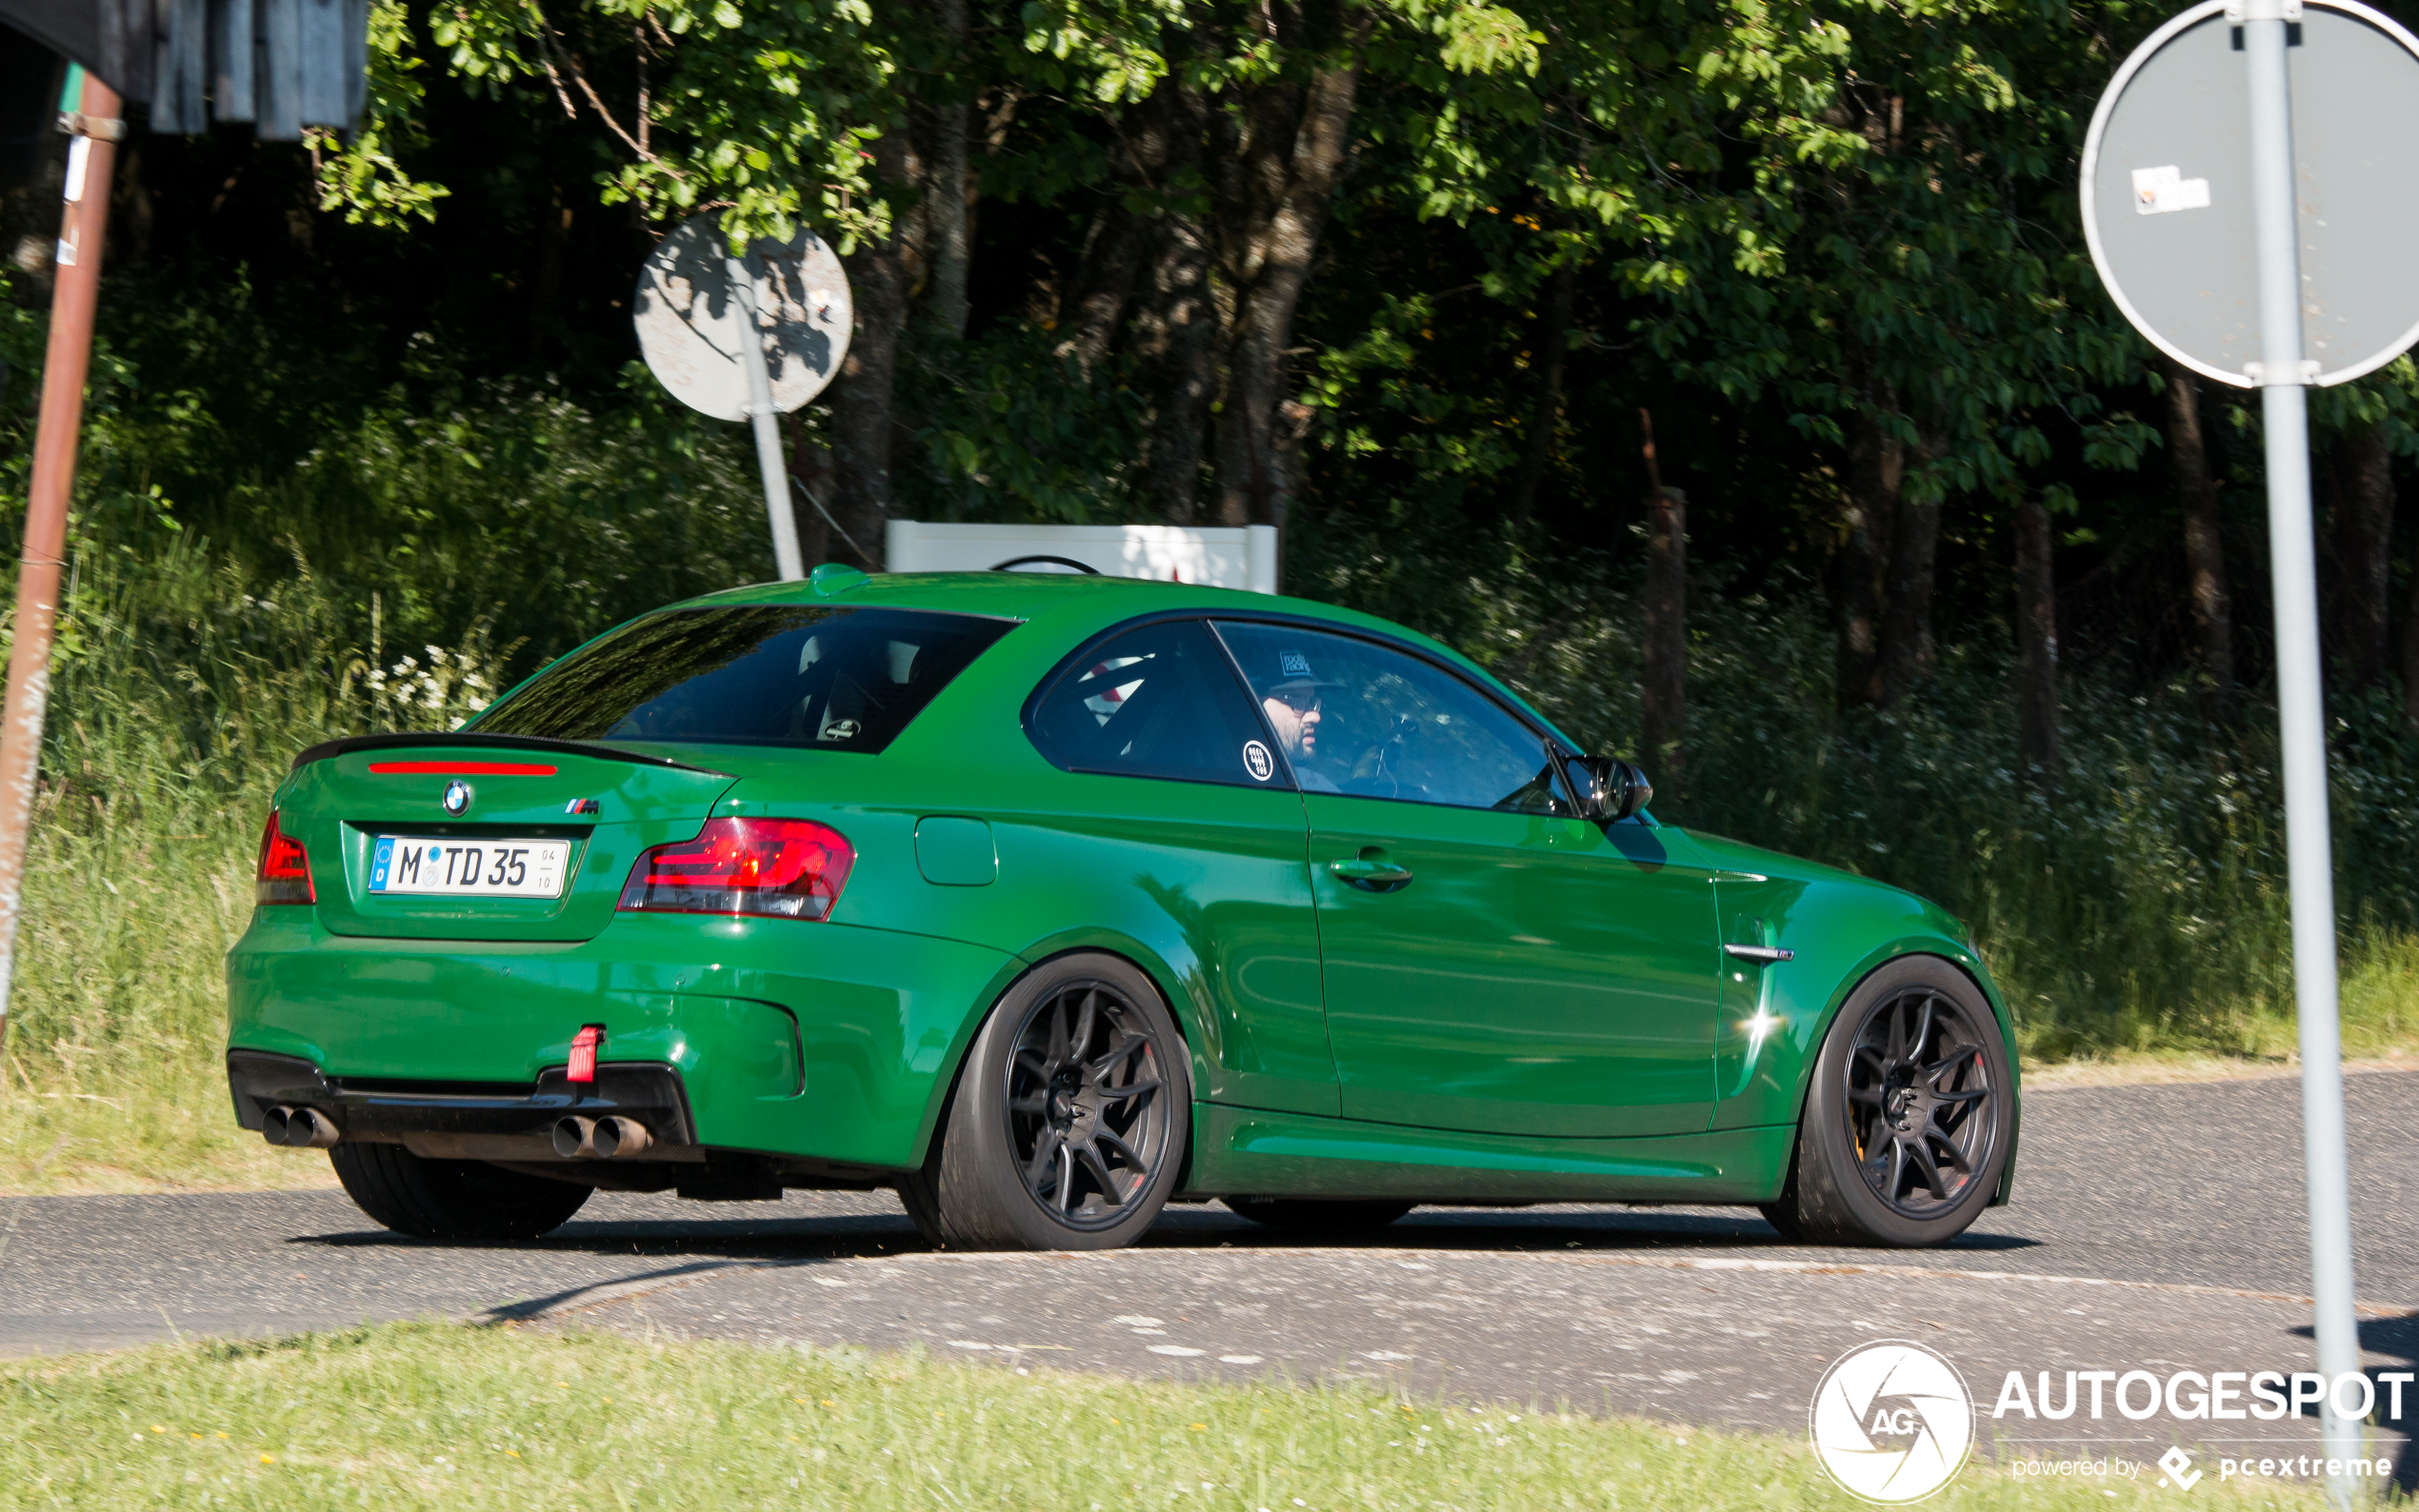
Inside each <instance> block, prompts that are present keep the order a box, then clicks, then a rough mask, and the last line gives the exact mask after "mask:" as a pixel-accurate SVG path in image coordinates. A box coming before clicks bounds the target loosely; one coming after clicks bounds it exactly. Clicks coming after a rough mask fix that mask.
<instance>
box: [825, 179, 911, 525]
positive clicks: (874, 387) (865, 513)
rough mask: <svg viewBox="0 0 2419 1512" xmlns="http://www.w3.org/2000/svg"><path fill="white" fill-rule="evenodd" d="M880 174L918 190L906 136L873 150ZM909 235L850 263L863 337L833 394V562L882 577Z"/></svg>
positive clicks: (865, 249)
mask: <svg viewBox="0 0 2419 1512" xmlns="http://www.w3.org/2000/svg"><path fill="white" fill-rule="evenodd" d="M873 152H874V169H875V172H876V173H877V174H878V175H879V177H880V178H882V179H883V180H885V181H887V182H889V183H890V184H906V183H910V182H911V179H910V172H911V169H912V168H913V161H912V158H911V155H910V149H909V146H908V143H907V141H906V139H905V137H904V136H903V134H901V133H899V132H896V131H891V132H886V133H885V134H883V135H882V136H879V137H876V138H875V139H874V142H873ZM910 251H911V249H910V246H909V238H908V233H907V230H906V229H905V228H904V227H899V226H894V227H893V229H892V231H891V233H890V235H889V236H886V237H884V238H883V239H882V240H880V241H878V242H868V243H866V244H865V245H864V246H862V247H860V248H858V249H857V250H856V251H855V252H854V253H852V254H851V255H850V257H849V258H848V260H847V262H848V270H849V290H850V295H851V297H852V298H853V300H854V302H855V305H856V330H855V332H854V333H853V334H852V335H850V338H849V355H848V360H847V361H846V362H844V363H842V364H841V368H840V378H839V381H838V382H837V383H835V384H833V385H832V386H831V430H832V437H831V460H832V470H833V473H834V481H833V492H834V493H835V494H837V495H838V496H837V497H836V498H834V499H831V500H830V501H828V502H829V503H830V506H831V517H832V520H833V522H834V523H836V524H837V525H838V526H839V527H840V528H839V535H840V539H839V540H837V541H834V542H832V543H831V546H832V554H833V556H834V557H835V558H837V559H838V560H840V561H842V562H846V563H848V564H849V565H850V566H851V567H862V568H864V569H865V570H866V571H868V572H878V571H880V570H881V569H882V549H883V532H884V530H885V528H886V527H887V526H888V524H889V521H890V440H891V435H890V432H891V393H892V388H893V385H894V382H895V379H896V376H897V372H898V355H899V326H900V324H901V323H902V322H903V321H904V320H905V318H906V315H907V294H908V260H909V257H910Z"/></svg>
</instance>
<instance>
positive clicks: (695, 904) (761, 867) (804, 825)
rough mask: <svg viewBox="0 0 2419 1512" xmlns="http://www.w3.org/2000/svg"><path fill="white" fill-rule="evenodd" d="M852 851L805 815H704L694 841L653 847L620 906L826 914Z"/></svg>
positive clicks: (626, 888) (840, 837)
mask: <svg viewBox="0 0 2419 1512" xmlns="http://www.w3.org/2000/svg"><path fill="white" fill-rule="evenodd" d="M856 859H857V853H856V851H855V850H854V849H852V848H850V845H849V842H848V840H847V838H846V837H845V836H843V835H842V834H841V833H840V832H839V831H838V830H836V829H833V828H831V827H830V826H826V825H818V824H815V823H813V822H812V821H810V820H805V819H709V820H707V821H706V827H705V828H704V829H702V830H700V831H698V834H697V838H696V839H694V840H683V841H677V842H675V843H673V844H671V845H669V846H656V847H655V848H654V849H652V850H650V851H649V852H647V853H646V854H645V855H643V856H641V857H639V858H638V865H635V866H632V867H631V868H630V881H629V882H627V883H625V884H623V885H622V902H621V906H622V908H623V909H624V910H626V911H627V910H637V909H644V910H646V911H648V912H651V913H759V914H771V915H773V916H775V917H776V918H782V919H824V918H829V917H830V913H831V905H833V904H835V903H838V902H839V901H840V889H841V888H843V887H845V886H847V885H849V868H850V866H851V865H855V863H856Z"/></svg>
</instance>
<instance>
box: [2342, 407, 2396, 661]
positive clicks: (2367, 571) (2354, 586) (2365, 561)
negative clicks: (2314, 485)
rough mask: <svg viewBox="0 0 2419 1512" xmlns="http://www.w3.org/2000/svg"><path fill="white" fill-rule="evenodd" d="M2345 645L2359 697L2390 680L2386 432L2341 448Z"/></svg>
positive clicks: (2373, 431)
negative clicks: (2387, 659)
mask: <svg viewBox="0 0 2419 1512" xmlns="http://www.w3.org/2000/svg"><path fill="white" fill-rule="evenodd" d="M2334 463H2335V466H2334V468H2333V472H2334V476H2335V481H2336V491H2335V546H2336V572H2337V577H2336V590H2335V602H2336V606H2337V610H2338V612H2337V625H2338V635H2337V638H2338V640H2339V642H2340V644H2341V645H2342V647H2343V655H2344V666H2345V670H2346V671H2347V672H2348V673H2349V676H2350V686H2351V690H2352V691H2354V692H2363V693H2365V692H2368V691H2369V690H2370V689H2372V688H2375V687H2377V686H2380V685H2381V684H2383V683H2384V682H2385V680H2386V635H2387V626H2386V620H2387V612H2388V611H2387V593H2388V590H2389V587H2391V585H2392V582H2393V556H2392V552H2393V533H2394V473H2393V453H2392V451H2391V450H2389V448H2388V446H2387V443H2386V429H2385V428H2384V427H2383V426H2361V427H2358V428H2355V429H2351V430H2348V431H2346V432H2344V434H2343V436H2342V437H2341V438H2340V439H2339V440H2338V441H2337V442H2336V443H2335V457H2334Z"/></svg>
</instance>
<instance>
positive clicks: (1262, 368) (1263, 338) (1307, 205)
mask: <svg viewBox="0 0 2419 1512" xmlns="http://www.w3.org/2000/svg"><path fill="white" fill-rule="evenodd" d="M1295 24H1296V25H1298V24H1299V23H1298V19H1297V20H1296V22H1295ZM1354 24H1355V26H1356V27H1357V28H1358V29H1359V30H1358V31H1357V32H1356V34H1355V35H1354V36H1353V37H1352V38H1350V39H1349V48H1348V49H1347V50H1344V51H1342V52H1341V53H1340V54H1335V55H1336V56H1341V57H1342V58H1343V59H1344V61H1342V62H1341V63H1335V64H1331V65H1329V66H1325V67H1321V68H1318V69H1317V70H1315V71H1313V72H1312V73H1311V74H1310V76H1309V81H1308V82H1307V83H1305V84H1302V85H1298V86H1297V85H1293V84H1289V83H1269V84H1258V85H1252V86H1249V87H1247V88H1245V89H1244V90H1240V91H1238V92H1239V93H1240V94H1241V96H1242V97H1241V99H1240V100H1239V101H1237V102H1236V106H1235V108H1233V109H1229V111H1228V112H1226V114H1225V115H1224V117H1223V121H1224V123H1225V125H1226V128H1227V130H1226V138H1227V140H1226V142H1225V143H1224V146H1225V149H1226V150H1225V152H1224V154H1223V157H1224V160H1223V162H1222V163H1221V164H1220V172H1219V174H1218V179H1219V199H1220V201H1221V203H1220V206H1219V212H1220V213H1219V230H1220V234H1221V237H1222V239H1223V242H1224V245H1222V247H1221V249H1220V251H1221V262H1222V263H1223V265H1224V270H1225V273H1226V279H1227V284H1228V287H1229V288H1230V289H1232V291H1233V298H1234V307H1233V317H1232V325H1231V327H1230V328H1229V332H1228V339H1227V351H1226V358H1227V361H1226V368H1227V382H1226V394H1225V403H1224V405H1223V407H1222V408H1220V410H1219V414H1218V434H1217V453H1218V482H1217V495H1216V498H1217V507H1216V515H1217V519H1218V523H1219V524H1221V525H1228V526H1238V525H1250V524H1260V525H1273V526H1275V527H1278V528H1279V529H1283V528H1284V526H1285V519H1286V512H1287V509H1288V507H1289V504H1290V502H1291V500H1292V497H1293V493H1294V488H1295V482H1294V479H1293V477H1292V476H1291V473H1292V470H1293V469H1292V467H1291V462H1292V457H1293V450H1294V448H1293V445H1292V441H1293V438H1292V437H1291V436H1289V433H1288V432H1289V429H1298V428H1299V425H1300V417H1290V416H1289V415H1288V414H1287V413H1285V412H1284V408H1283V407H1284V406H1285V405H1286V401H1287V395H1286V391H1285V389H1286V348H1287V347H1288V346H1289V345H1290V343H1291V341H1292V337H1293V312H1294V309H1295V308H1296V307H1297V306H1298V305H1299V304H1300V303H1301V299H1302V288H1303V286H1304V285H1305V284H1306V283H1308V282H1309V277H1310V263H1311V259H1312V258H1313V256H1315V255H1316V253H1317V251H1318V245H1319V235H1320V232H1321V231H1322V230H1324V229H1325V228H1326V225H1327V216H1328V210H1329V207H1330V205H1331V204H1332V203H1333V201H1334V197H1335V189H1336V186H1337V184H1338V183H1339V182H1340V180H1341V179H1342V176H1343V171H1344V160H1345V152H1346V148H1347V144H1348V141H1349V135H1350V130H1351V125H1352V106H1353V99H1354V96H1355V93H1356V91H1357V90H1358V89H1359V87H1360V75H1361V61H1360V53H1361V48H1362V47H1363V45H1365V44H1366V42H1367V40H1368V35H1369V26H1370V25H1371V24H1372V23H1371V21H1370V20H1369V15H1368V13H1366V12H1362V13H1359V14H1358V16H1357V19H1356V21H1355V23H1354Z"/></svg>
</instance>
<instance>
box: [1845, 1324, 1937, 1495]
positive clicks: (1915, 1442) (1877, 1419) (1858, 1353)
mask: <svg viewBox="0 0 2419 1512" xmlns="http://www.w3.org/2000/svg"><path fill="white" fill-rule="evenodd" d="M1808 1418H1809V1422H1808V1430H1809V1433H1810V1434H1811V1436H1812V1437H1813V1440H1814V1453H1815V1454H1816V1455H1817V1456H1818V1457H1819V1458H1820V1459H1821V1460H1822V1462H1823V1468H1824V1469H1826V1470H1829V1472H1830V1474H1831V1479H1832V1480H1834V1481H1837V1482H1839V1483H1840V1484H1841V1485H1842V1486H1843V1487H1845V1488H1846V1489H1847V1490H1848V1491H1849V1492H1850V1493H1851V1494H1853V1495H1855V1496H1860V1497H1862V1498H1864V1499H1865V1500H1866V1501H1868V1502H1888V1503H1895V1502H1918V1501H1921V1500H1922V1499H1924V1498H1925V1497H1928V1496H1929V1495H1931V1494H1932V1493H1933V1492H1934V1491H1937V1490H1939V1489H1940V1488H1941V1487H1942V1486H1944V1485H1947V1484H1948V1483H1949V1480H1950V1479H1951V1478H1952V1477H1954V1476H1955V1475H1956V1473H1957V1472H1958V1471H1959V1470H1960V1469H1962V1468H1964V1466H1965V1463H1966V1457H1967V1455H1968V1454H1969V1453H1970V1452H1972V1449H1973V1444H1974V1401H1973V1397H1972V1396H1971V1394H1969V1392H1968V1391H1967V1390H1966V1383H1965V1380H1964V1378H1962V1377H1960V1376H1959V1375H1958V1374H1957V1367H1956V1366H1954V1365H1952V1364H1950V1363H1949V1362H1948V1361H1946V1360H1944V1359H1942V1358H1941V1357H1940V1356H1938V1355H1936V1354H1934V1353H1932V1352H1931V1351H1930V1350H1929V1349H1927V1348H1925V1347H1924V1346H1923V1345H1921V1344H1918V1343H1908V1342H1907V1341H1906V1340H1903V1339H1883V1340H1878V1341H1876V1342H1874V1343H1869V1344H1863V1345H1860V1346H1858V1347H1857V1348H1854V1349H1851V1350H1849V1352H1848V1353H1846V1354H1844V1355H1842V1356H1840V1357H1839V1358H1838V1359H1837V1360H1834V1361H1832V1362H1831V1365H1830V1368H1829V1370H1826V1371H1824V1372H1823V1379H1822V1380H1821V1381H1820V1382H1818V1383H1816V1384H1815V1387H1814V1403H1813V1405H1812V1407H1811V1409H1810V1410H1809V1414H1808Z"/></svg>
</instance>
